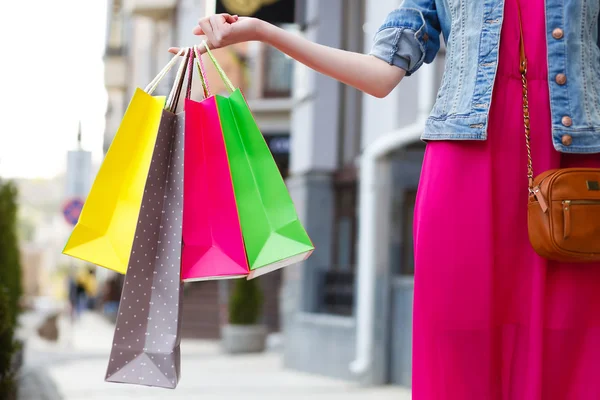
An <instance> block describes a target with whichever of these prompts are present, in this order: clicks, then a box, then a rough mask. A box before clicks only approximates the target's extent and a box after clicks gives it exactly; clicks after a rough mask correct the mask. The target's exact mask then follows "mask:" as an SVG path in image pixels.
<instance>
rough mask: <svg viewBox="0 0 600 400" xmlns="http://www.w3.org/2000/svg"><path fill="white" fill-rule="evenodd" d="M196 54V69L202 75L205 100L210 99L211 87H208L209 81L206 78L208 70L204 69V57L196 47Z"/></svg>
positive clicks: (201, 80)
mask: <svg viewBox="0 0 600 400" xmlns="http://www.w3.org/2000/svg"><path fill="white" fill-rule="evenodd" d="M194 54H195V55H196V67H197V68H198V73H199V75H200V82H201V83H202V90H203V91H204V98H205V99H208V98H209V97H210V96H212V94H211V92H210V86H209V85H208V79H207V78H206V68H204V62H202V55H201V54H200V52H199V51H198V47H197V46H194Z"/></svg>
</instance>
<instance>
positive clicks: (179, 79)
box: [165, 48, 191, 112]
mask: <svg viewBox="0 0 600 400" xmlns="http://www.w3.org/2000/svg"><path fill="white" fill-rule="evenodd" d="M190 54H191V52H190V49H189V48H185V50H184V53H183V56H184V58H183V60H182V61H181V63H180V64H179V68H178V69H177V76H176V78H175V81H174V82H173V87H172V88H171V92H170V93H169V96H168V97H167V102H166V104H167V107H166V108H165V109H167V110H169V111H171V112H175V111H176V110H175V108H176V107H177V104H178V103H179V95H180V94H181V87H182V86H183V80H184V78H185V72H186V70H187V64H188V59H189V56H190Z"/></svg>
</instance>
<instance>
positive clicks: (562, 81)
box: [555, 74, 567, 85]
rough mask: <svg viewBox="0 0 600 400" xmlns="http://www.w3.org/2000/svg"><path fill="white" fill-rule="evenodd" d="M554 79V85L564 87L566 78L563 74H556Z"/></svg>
mask: <svg viewBox="0 0 600 400" xmlns="http://www.w3.org/2000/svg"><path fill="white" fill-rule="evenodd" d="M555 79H556V83H558V84H559V85H564V84H565V83H567V76H566V75H565V74H557V75H556V77H555Z"/></svg>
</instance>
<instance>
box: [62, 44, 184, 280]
mask: <svg viewBox="0 0 600 400" xmlns="http://www.w3.org/2000/svg"><path fill="white" fill-rule="evenodd" d="M178 58H179V55H177V56H175V57H173V59H172V60H171V62H169V63H168V64H167V66H166V67H165V68H164V69H163V70H162V71H161V72H160V73H159V74H158V75H157V77H156V78H155V79H153V80H152V82H150V84H149V85H148V86H147V87H146V88H145V89H144V90H141V89H139V88H138V89H136V91H135V93H134V95H133V97H132V99H131V102H130V103H129V106H128V107H127V111H126V112H125V115H124V116H123V120H122V122H121V125H120V127H119V129H118V131H117V133H116V134H115V138H114V140H113V142H112V144H111V146H110V148H109V150H108V152H107V153H106V157H105V158H104V162H103V163H102V166H101V167H100V170H99V171H98V174H97V176H96V179H95V181H94V184H93V185H92V188H91V189H90V192H89V194H88V196H87V199H86V201H85V204H84V207H83V210H82V211H81V215H80V217H79V221H78V223H77V225H76V226H75V228H74V229H73V232H72V233H71V236H70V238H69V240H68V241H67V243H66V245H65V248H64V250H63V253H64V254H67V255H69V256H72V257H75V258H79V259H82V260H85V261H88V262H91V263H93V264H97V265H100V266H102V267H106V268H109V269H112V270H114V271H116V272H119V273H121V274H124V273H125V271H126V270H127V263H128V260H129V255H130V253H131V246H132V242H133V235H134V233H135V228H136V222H137V218H138V214H139V211H140V204H141V202H142V195H143V193H144V184H145V182H146V177H147V176H148V168H149V166H150V159H151V157H152V151H153V148H154V144H155V142H156V135H157V133H158V127H159V124H160V122H161V117H162V112H163V108H164V105H165V98H164V96H157V97H153V96H152V92H153V91H154V90H155V89H156V87H157V85H158V83H159V81H160V80H161V79H162V78H163V77H164V76H165V75H166V74H167V72H168V71H169V70H170V69H171V67H172V66H173V65H174V64H175V63H176V61H177V59H178Z"/></svg>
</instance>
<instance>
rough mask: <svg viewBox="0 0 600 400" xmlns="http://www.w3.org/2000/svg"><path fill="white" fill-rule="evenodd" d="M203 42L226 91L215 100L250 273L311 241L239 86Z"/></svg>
mask: <svg viewBox="0 0 600 400" xmlns="http://www.w3.org/2000/svg"><path fill="white" fill-rule="evenodd" d="M205 47H206V49H207V53H208V55H209V57H210V59H211V60H212V62H213V64H214V65H215V67H216V68H217V71H218V72H219V74H220V76H221V78H222V79H223V81H224V82H225V85H226V87H227V88H228V90H229V91H230V94H229V97H224V96H216V103H217V108H218V111H219V119H220V122H221V128H222V130H223V136H224V139H225V145H226V148H227V156H228V160H229V168H230V171H231V177H232V181H233V188H234V192H235V198H236V202H237V206H238V214H239V217H240V223H241V226H242V234H243V237H244V244H245V247H246V255H247V258H248V264H249V268H250V273H249V275H248V279H252V278H255V277H257V276H260V275H263V274H265V273H268V272H270V271H273V270H276V269H278V268H282V267H285V266H288V265H291V264H295V263H297V262H300V261H303V260H305V259H306V258H308V257H309V256H310V255H311V254H312V252H313V250H314V246H313V244H312V242H311V240H310V238H309V236H308V234H307V233H306V230H305V229H304V227H303V226H302V223H301V222H300V220H299V218H298V215H297V213H296V209H295V207H294V203H293V202H292V199H291V197H290V194H289V192H288V190H287V187H286V185H285V182H284V180H283V178H282V176H281V173H280V172H279V169H278V167H277V164H276V163H275V160H274V159H273V156H272V154H271V152H270V150H269V147H268V146H267V143H266V142H265V139H264V137H263V135H262V133H261V132H260V130H259V128H258V126H257V124H256V121H255V120H254V117H253V116H252V113H251V111H250V109H249V108H248V105H247V103H246V100H245V99H244V96H243V95H242V92H241V91H240V90H239V89H235V88H234V86H233V84H232V83H231V81H230V80H229V79H228V78H227V76H226V75H225V72H224V71H223V69H222V68H221V67H220V66H219V63H218V62H217V60H216V59H215V58H214V56H213V55H212V53H211V51H210V49H209V48H208V46H207V45H206V43H205Z"/></svg>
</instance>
